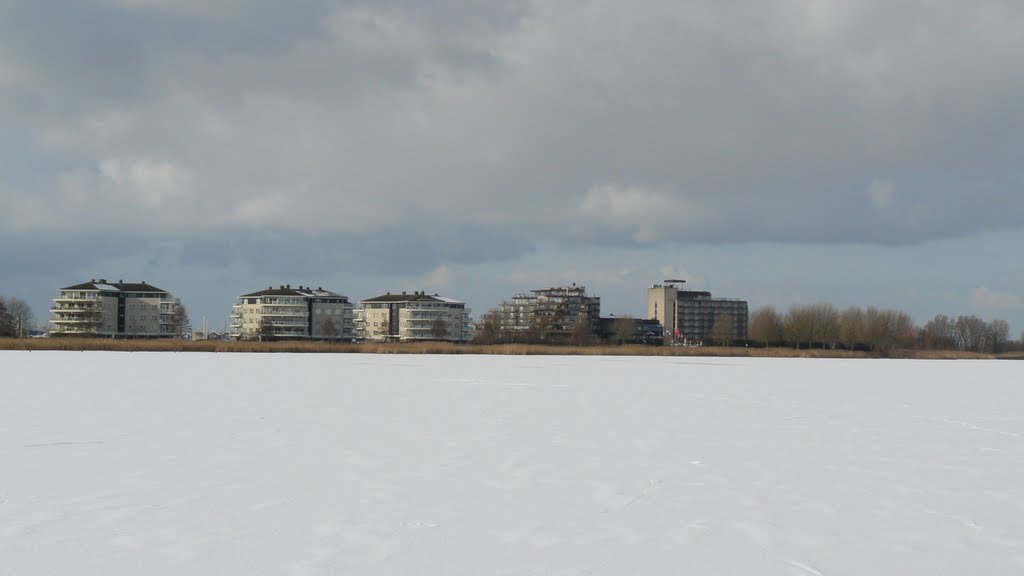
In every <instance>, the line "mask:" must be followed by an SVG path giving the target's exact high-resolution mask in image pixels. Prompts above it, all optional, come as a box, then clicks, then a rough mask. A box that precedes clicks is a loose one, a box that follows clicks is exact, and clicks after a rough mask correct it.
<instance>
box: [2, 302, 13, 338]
mask: <svg viewBox="0 0 1024 576" xmlns="http://www.w3.org/2000/svg"><path fill="white" fill-rule="evenodd" d="M13 336H14V319H13V318H11V313H10V312H8V311H7V303H6V302H5V301H4V299H3V297H0V338H11V337H13Z"/></svg>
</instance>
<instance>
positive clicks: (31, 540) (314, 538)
mask: <svg viewBox="0 0 1024 576" xmlns="http://www.w3.org/2000/svg"><path fill="white" fill-rule="evenodd" d="M0 379H2V383H0V574H5V575H7V574H18V575H22V574H31V575H36V574H96V575H111V574H133V575H135V574H146V575H159V574H173V575H179V574H190V575H191V574H246V575H249V574H274V575H276V574H360V575H362V574H396V575H399V574H401V575H409V574H416V575H421V574H428V575H430V574H436V575H452V574H457V575H489V574H508V575H529V574H537V575H541V574H544V575H549V574H551V575H584V574H586V575H632V574H751V575H796V576H807V575H812V576H814V575H826V576H833V575H837V574H850V575H854V574H856V575H865V574H872V575H878V574H892V575H904V576H905V575H914V574H920V575H937V574H986V575H992V574H1014V575H1017V574H1024V446H1022V441H1024V410H1022V409H1024V384H1022V383H1024V364H1022V363H1012V362H998V361H991V362H989V361H945V362H923V361H898V360H800V359H735V358H719V359H697V358H617V357H536V356H534V357H523V356H516V357H511V356H500V357H494V356H368V355H287V354H266V355H258V354H198V353H186V354H175V353H102V352H85V353H80V352H31V353H29V352H0Z"/></svg>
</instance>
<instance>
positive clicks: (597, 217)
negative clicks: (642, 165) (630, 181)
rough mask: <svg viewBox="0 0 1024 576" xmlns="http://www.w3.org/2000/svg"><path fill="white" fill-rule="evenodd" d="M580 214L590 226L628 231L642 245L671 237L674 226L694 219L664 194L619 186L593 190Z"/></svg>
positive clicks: (594, 188) (582, 203) (583, 202)
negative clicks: (592, 224) (597, 225)
mask: <svg viewBox="0 0 1024 576" xmlns="http://www.w3.org/2000/svg"><path fill="white" fill-rule="evenodd" d="M577 211H578V213H579V214H580V215H582V216H583V217H584V218H585V219H586V221H587V222H588V223H597V224H600V225H603V226H604V227H607V228H608V229H611V230H614V231H623V232H627V233H628V234H629V236H630V238H631V239H632V241H634V242H636V243H639V244H650V243H653V242H657V241H659V240H664V239H666V238H668V237H670V235H671V227H672V226H673V223H680V222H685V221H687V220H689V219H690V218H692V214H685V213H684V212H683V210H682V206H681V205H680V204H679V203H678V202H677V201H676V200H674V199H672V198H670V197H669V196H668V195H666V194H664V193H661V192H656V191H653V190H648V189H645V188H640V187H624V186H620V185H617V184H605V185H601V186H595V187H593V188H591V189H590V190H589V191H587V194H586V196H584V198H583V200H582V201H581V202H580V204H579V206H578V208H577Z"/></svg>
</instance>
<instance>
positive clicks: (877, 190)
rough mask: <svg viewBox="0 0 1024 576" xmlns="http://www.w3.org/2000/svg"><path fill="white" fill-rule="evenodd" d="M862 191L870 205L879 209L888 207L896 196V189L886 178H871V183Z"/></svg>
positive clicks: (882, 209)
mask: <svg viewBox="0 0 1024 576" xmlns="http://www.w3.org/2000/svg"><path fill="white" fill-rule="evenodd" d="M864 193H865V195H867V197H868V202H870V203H871V207H872V208H874V209H875V210H879V211H884V210H887V209H888V208H890V207H891V206H892V204H893V201H894V200H895V198H896V189H895V187H894V186H893V184H892V182H890V181H888V180H877V179H876V180H872V181H871V185H870V186H868V188H867V190H865V191H864Z"/></svg>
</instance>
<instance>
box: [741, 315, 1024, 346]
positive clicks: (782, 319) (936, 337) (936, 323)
mask: <svg viewBox="0 0 1024 576" xmlns="http://www.w3.org/2000/svg"><path fill="white" fill-rule="evenodd" d="M748 334H749V338H750V340H751V342H753V343H756V344H758V345H762V346H766V347H767V346H789V347H795V348H832V349H835V348H844V349H848V350H869V351H879V352H886V351H891V350H894V349H897V348H916V349H925V350H960V351H966V352H981V353H997V354H998V353H1000V352H1006V351H1009V350H1017V349H1021V348H1022V346H1024V334H1022V336H1021V341H1016V342H1015V341H1013V340H1012V339H1011V337H1010V325H1009V324H1008V323H1007V322H1006V321H1005V320H1001V319H996V320H990V321H986V320H983V319H981V318H978V317H977V316H973V315H966V316H958V317H956V318H950V317H949V316H946V315H945V314H939V315H937V316H935V318H932V319H931V320H929V321H928V322H927V323H926V324H925V325H924V326H918V325H916V324H915V323H914V321H913V319H912V318H911V317H910V315H909V314H907V313H906V312H903V311H900V310H891V309H882V308H876V307H874V306H869V307H868V308H860V307H858V306H853V307H850V308H846V309H844V310H839V309H838V308H836V307H835V306H833V305H832V304H810V305H795V306H792V307H790V308H789V310H787V311H786V312H785V313H780V312H778V311H777V310H776V309H775V308H774V307H772V306H763V307H761V308H758V309H757V310H755V311H754V312H753V313H752V314H751V315H750V325H749V328H748Z"/></svg>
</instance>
